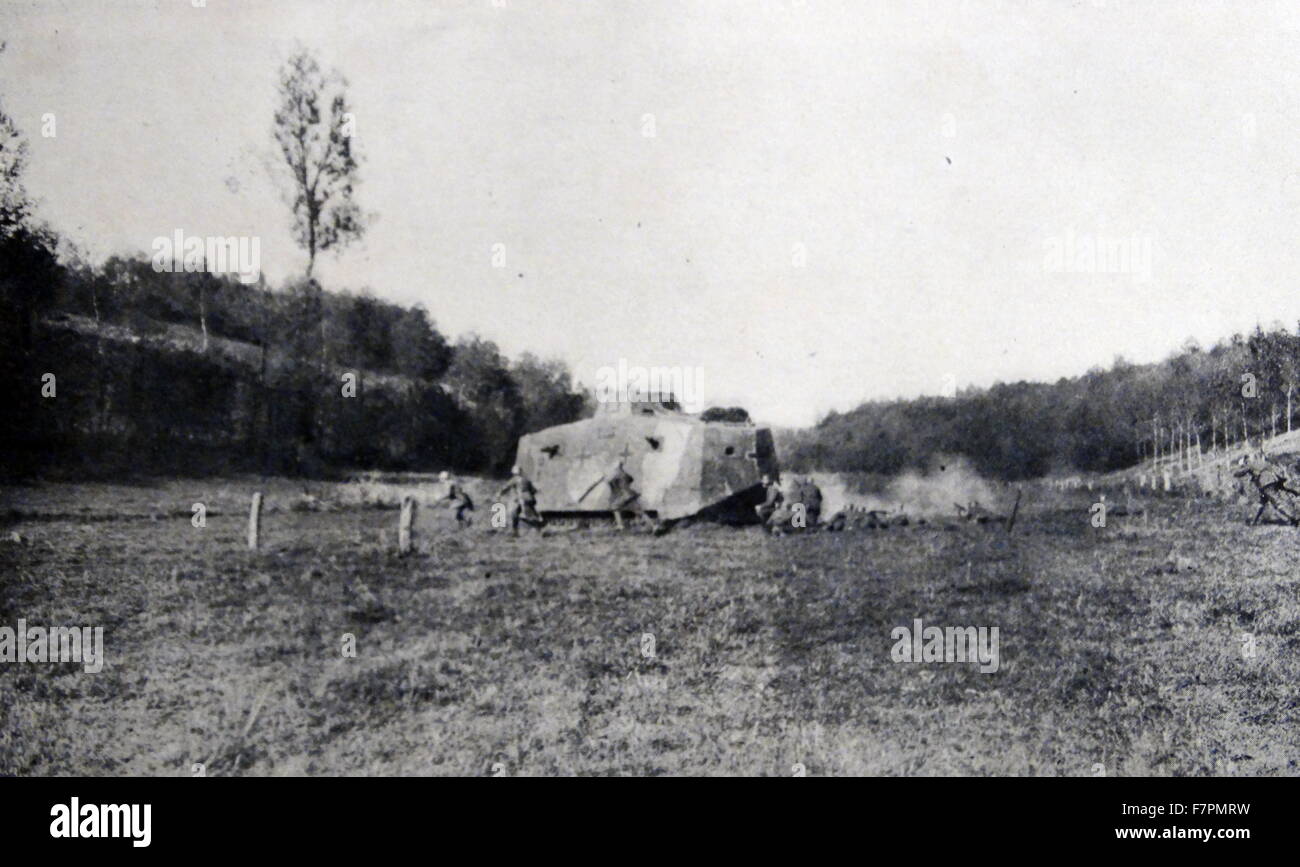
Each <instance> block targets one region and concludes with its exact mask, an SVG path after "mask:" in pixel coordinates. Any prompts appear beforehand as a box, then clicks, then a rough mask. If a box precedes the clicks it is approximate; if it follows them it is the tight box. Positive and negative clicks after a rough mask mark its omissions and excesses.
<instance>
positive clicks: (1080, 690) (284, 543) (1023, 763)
mask: <svg viewBox="0 0 1300 867" xmlns="http://www.w3.org/2000/svg"><path fill="white" fill-rule="evenodd" d="M254 485H255V483H254V482H252V481H246V480H224V481H216V482H211V481H197V482H181V481H169V482H165V483H158V484H142V485H136V486H111V485H44V486H38V487H29V488H8V489H3V490H2V491H0V496H2V497H3V500H0V505H4V506H5V507H6V508H7V512H6V514H7V515H8V518H9V520H8V522H7V526H6V529H5V531H4V534H3V536H4V537H5V538H8V537H10V534H11V533H14V532H16V533H18V534H19V535H20V538H21V541H2V542H0V581H2V582H3V583H2V584H0V625H7V626H15V625H16V621H17V619H18V618H20V617H22V618H25V619H26V620H27V622H28V623H29V624H31V625H92V626H103V627H104V644H105V650H106V654H107V663H106V664H105V666H104V669H103V671H101V672H100V673H98V674H88V673H84V672H83V671H82V669H81V667H80V666H79V665H74V664H58V665H50V664H47V665H39V664H30V663H24V664H18V663H0V773H3V774H18V775H61V774H90V775H122V774H130V775H189V774H191V773H194V772H195V771H194V765H196V764H202V765H203V766H204V773H206V774H207V775H209V776H218V775H285V774H312V775H318V774H328V775H430V774H432V775H443V774H474V775H486V774H492V773H498V774H508V775H511V776H516V775H573V774H584V775H589V774H596V775H614V774H635V775H662V774H672V775H680V774H703V775H721V774H752V775H790V774H792V773H794V772H795V766H796V765H802V766H803V767H804V768H806V772H807V773H808V774H809V775H845V774H999V775H1001V774H1017V775H1022V774H1033V775H1075V776H1092V775H1094V774H1095V773H1097V767H1096V766H1097V765H1100V766H1102V769H1103V771H1104V773H1106V774H1107V775H1109V776H1115V775H1139V774H1140V775H1147V774H1154V775H1293V774H1296V773H1297V771H1298V770H1300V765H1297V761H1298V760H1300V726H1297V725H1296V723H1297V722H1298V721H1300V706H1298V704H1297V699H1296V698H1295V694H1294V684H1295V683H1296V681H1297V676H1298V675H1300V661H1298V660H1300V655H1298V654H1297V653H1296V651H1297V643H1298V642H1300V602H1297V599H1298V596H1297V590H1300V571H1298V570H1297V569H1296V568H1295V564H1294V559H1293V557H1294V552H1295V550H1296V541H1297V536H1296V533H1297V531H1295V530H1292V529H1290V528H1287V527H1282V526H1276V525H1265V526H1261V527H1247V526H1245V525H1244V522H1243V518H1244V515H1245V513H1246V511H1247V509H1248V507H1245V506H1223V505H1218V504H1214V505H1212V504H1210V503H1208V502H1202V501H1184V500H1174V499H1170V500H1155V501H1152V503H1151V504H1150V507H1151V510H1150V513H1149V518H1148V519H1147V520H1146V521H1145V522H1144V521H1143V519H1142V518H1141V517H1130V518H1113V519H1111V520H1110V522H1109V524H1110V526H1108V527H1107V528H1106V529H1096V528H1093V527H1092V526H1090V523H1089V513H1088V505H1089V495H1088V493H1087V492H1086V491H1081V492H1077V493H1074V494H1061V493H1057V492H1048V491H1046V490H1037V489H1033V490H1031V491H1030V492H1029V493H1028V494H1027V496H1026V502H1025V505H1024V506H1023V507H1022V511H1021V515H1020V519H1019V522H1018V524H1017V527H1016V531H1015V533H1014V534H1013V535H1012V536H1011V537H1010V538H1008V537H1006V536H1005V535H1003V534H1002V533H1001V531H1000V530H997V529H996V528H993V527H991V526H986V527H980V526H976V525H957V526H948V527H945V526H943V525H940V524H936V523H931V524H928V525H925V526H912V527H908V528H905V529H891V530H883V531H860V532H846V533H842V534H813V535H805V536H790V537H785V538H780V539H777V538H770V537H768V536H765V535H763V534H762V533H760V532H759V531H757V530H756V529H732V528H723V527H716V526H710V525H698V526H695V527H691V528H688V529H684V530H680V531H678V532H675V533H673V534H670V535H668V536H664V537H659V538H655V537H651V536H650V535H649V534H648V533H644V532H643V533H629V534H626V535H619V534H618V533H616V532H615V531H614V530H613V529H612V528H607V527H603V526H602V527H592V528H585V529H578V530H574V531H571V532H559V533H555V534H553V535H549V536H546V537H542V536H538V535H530V534H525V535H523V536H521V537H520V538H518V539H513V538H511V537H509V536H508V535H505V534H497V533H494V532H491V531H490V530H487V529H486V528H484V527H482V526H481V524H482V523H485V522H486V519H487V517H488V512H487V510H486V509H485V507H484V505H483V503H480V504H479V508H480V511H479V512H478V518H479V521H480V522H481V523H480V526H479V527H476V528H474V529H471V530H468V531H463V532H457V531H455V530H454V529H452V528H450V527H448V526H446V523H445V522H440V521H439V520H436V518H432V517H429V516H426V518H427V519H426V520H425V521H424V522H423V523H422V525H421V528H420V530H421V532H420V534H419V536H418V538H419V540H420V548H421V550H419V551H418V552H417V553H415V554H413V555H411V556H409V557H405V558H400V557H398V556H396V554H395V552H394V551H393V548H394V547H395V538H396V526H397V513H396V512H394V511H391V510H388V509H381V508H375V507H373V506H371V507H367V506H363V505H354V506H348V507H345V508H340V509H338V510H335V511H325V512H303V511H297V510H296V509H295V508H293V505H292V503H293V497H294V495H295V494H296V493H298V492H300V491H301V487H300V486H295V485H292V484H290V483H287V482H279V481H272V482H263V483H256V485H257V487H259V488H260V489H261V490H265V491H267V492H268V499H267V511H266V515H265V517H264V520H263V531H262V532H263V550H261V551H257V552H249V551H247V550H245V549H244V532H245V522H246V511H245V510H246V504H247V502H248V496H249V494H250V492H251V491H252V490H253V487H254ZM313 492H314V493H321V494H324V495H325V496H326V497H327V498H330V497H333V498H334V499H336V500H339V501H345V500H347V499H348V498H347V497H346V496H345V493H346V492H345V491H344V489H342V488H331V489H328V490H327V489H325V488H323V487H322V488H319V489H316V488H314V489H313ZM353 499H354V500H356V498H353ZM195 501H202V502H205V503H206V504H207V506H208V509H209V511H208V517H207V526H206V527H204V528H202V529H198V528H194V527H193V526H191V523H190V520H189V517H190V504H191V503H193V502H195ZM1171 551H1173V552H1174V553H1175V554H1176V560H1175V562H1177V564H1178V566H1179V567H1180V568H1178V569H1177V570H1174V569H1172V568H1168V567H1166V563H1167V561H1168V560H1169V555H1170V552H1171ZM916 618H921V619H923V620H924V621H925V623H926V624H928V625H940V626H945V625H950V626H966V625H973V626H997V627H999V630H1000V634H1001V663H1002V664H1001V670H1000V671H998V672H997V673H994V674H980V673H979V672H978V670H977V667H976V666H975V665H973V664H939V665H935V664H899V663H895V662H893V661H892V660H891V657H890V649H891V647H892V645H893V640H892V639H891V637H890V632H891V630H892V629H893V628H894V627H896V626H902V625H909V626H910V625H911V623H912V621H913V620H914V619H916ZM1245 633H1250V634H1251V635H1253V636H1254V641H1255V647H1256V655H1255V657H1254V658H1247V657H1245V656H1243V652H1242V648H1243V640H1242V636H1243V634H1245ZM647 634H649V635H652V636H653V654H647V653H645V652H643V648H646V649H648V647H647V645H646V644H645V643H644V640H643V636H645V635H647ZM346 636H352V637H353V638H354V639H355V646H356V656H355V658H349V657H346V656H344V654H343V647H344V643H345V641H347V638H346Z"/></svg>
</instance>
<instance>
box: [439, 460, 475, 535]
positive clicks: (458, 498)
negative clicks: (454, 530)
mask: <svg viewBox="0 0 1300 867" xmlns="http://www.w3.org/2000/svg"><path fill="white" fill-rule="evenodd" d="M438 481H440V482H442V483H444V484H446V485H447V493H446V494H444V495H443V497H442V499H440V500H439V501H438V502H439V503H446V504H447V508H448V509H454V510H455V512H456V526H457V527H468V526H469V514H468V513H469V512H472V511H474V501H473V500H471V499H470V498H469V494H467V493H465V489H464V488H462V487H461V486H460V482H457V481H456V480H455V479H453V478H452V477H451V474H450V473H448V472H447V471H446V470H443V471H442V472H441V473H439V474H438Z"/></svg>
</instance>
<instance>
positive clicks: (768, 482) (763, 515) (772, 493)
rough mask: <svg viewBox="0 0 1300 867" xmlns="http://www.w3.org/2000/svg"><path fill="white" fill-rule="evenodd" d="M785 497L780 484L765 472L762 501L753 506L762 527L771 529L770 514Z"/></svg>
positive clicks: (779, 505) (774, 511)
mask: <svg viewBox="0 0 1300 867" xmlns="http://www.w3.org/2000/svg"><path fill="white" fill-rule="evenodd" d="M784 500H785V497H784V496H783V495H782V494H781V486H780V485H778V484H777V483H776V482H774V481H772V477H771V476H769V475H767V474H766V473H765V474H764V475H763V502H762V503H759V504H758V505H757V506H755V507H754V512H755V513H757V515H758V520H759V521H760V522H761V523H762V524H763V529H764V530H767V531H769V532H770V531H771V529H772V516H773V515H775V514H776V512H777V510H778V509H780V508H781V503H782V502H783V501H784Z"/></svg>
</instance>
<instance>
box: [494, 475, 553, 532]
mask: <svg viewBox="0 0 1300 867" xmlns="http://www.w3.org/2000/svg"><path fill="white" fill-rule="evenodd" d="M497 496H498V497H501V498H502V500H503V502H508V503H509V504H510V532H511V534H512V535H515V536H518V535H519V522H520V521H523V522H524V523H525V524H527V525H528V526H530V527H532V528H534V529H537V530H540V529H541V528H542V525H543V524H545V523H546V519H545V518H543V517H542V516H541V514H540V513H539V512H538V511H537V488H536V487H534V485H533V483H532V482H531V481H529V479H528V477H527V476H525V475H524V473H523V470H521V469H519V465H518V464H515V465H514V466H513V467H511V468H510V480H509V481H508V482H506V483H505V485H503V486H502V488H501V490H500V491H498V492H497Z"/></svg>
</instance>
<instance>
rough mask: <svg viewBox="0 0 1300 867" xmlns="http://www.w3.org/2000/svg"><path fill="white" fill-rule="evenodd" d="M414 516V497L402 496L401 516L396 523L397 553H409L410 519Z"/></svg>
mask: <svg viewBox="0 0 1300 867" xmlns="http://www.w3.org/2000/svg"><path fill="white" fill-rule="evenodd" d="M414 517H415V498H414V497H412V496H411V495H410V494H407V495H406V496H405V497H402V517H401V518H400V519H398V523H397V553H399V554H409V553H411V521H412V519H413V518H414Z"/></svg>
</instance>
